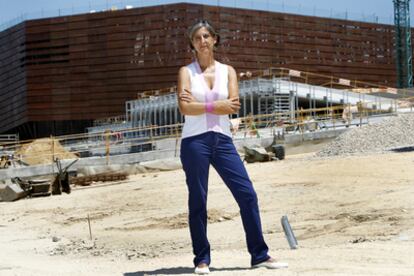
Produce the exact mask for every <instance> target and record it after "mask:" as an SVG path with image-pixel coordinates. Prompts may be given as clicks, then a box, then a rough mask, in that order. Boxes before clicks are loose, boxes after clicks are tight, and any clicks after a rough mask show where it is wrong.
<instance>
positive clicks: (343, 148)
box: [316, 114, 414, 157]
mask: <svg viewBox="0 0 414 276" xmlns="http://www.w3.org/2000/svg"><path fill="white" fill-rule="evenodd" d="M412 146H414V114H400V115H398V116H395V117H390V118H388V119H385V120H384V121H382V122H380V123H377V124H369V125H365V126H363V127H361V128H359V127H358V128H354V129H350V130H349V131H347V132H345V133H343V134H342V135H341V136H339V137H338V138H336V139H335V140H334V141H332V142H331V143H329V144H328V145H327V146H326V147H324V148H323V149H322V150H321V151H319V152H318V153H316V156H318V157H329V156H335V155H354V154H363V153H380V152H384V151H388V150H391V149H396V148H403V147H412Z"/></svg>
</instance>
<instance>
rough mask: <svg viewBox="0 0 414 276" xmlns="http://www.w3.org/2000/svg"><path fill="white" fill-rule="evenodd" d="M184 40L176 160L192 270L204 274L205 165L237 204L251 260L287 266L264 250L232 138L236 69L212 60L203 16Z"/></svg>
mask: <svg viewBox="0 0 414 276" xmlns="http://www.w3.org/2000/svg"><path fill="white" fill-rule="evenodd" d="M189 39H190V46H191V48H192V49H193V50H194V52H195V61H194V62H193V63H191V64H189V65H187V66H184V67H182V68H181V69H180V71H179V74H178V89H177V91H178V99H179V100H178V102H179V108H180V111H181V113H182V114H184V115H185V123H184V127H183V132H182V141H181V162H182V164H183V169H184V171H185V174H186V182H187V186H188V191H189V202H188V203H189V226H190V233H191V239H192V245H193V253H194V254H195V258H194V265H195V273H196V274H207V273H209V268H208V267H209V265H210V244H209V242H208V239H207V235H206V229H207V209H206V202H207V190H208V185H207V182H208V174H209V167H210V164H211V165H213V167H214V168H215V169H216V171H217V172H218V174H219V175H220V176H221V178H222V179H223V181H224V182H225V183H226V185H227V186H228V188H229V189H230V191H231V192H232V194H233V196H234V198H235V199H236V201H237V203H238V205H239V207H240V214H241V218H242V221H243V227H244V230H245V233H246V240H247V247H248V251H249V253H250V254H251V265H252V266H253V267H267V268H281V267H286V266H287V265H286V264H283V263H279V262H276V261H275V260H274V259H272V258H271V257H270V256H269V255H268V254H267V253H268V247H267V245H266V243H265V241H264V239H263V234H262V228H261V222H260V215H259V209H258V205H257V196H256V192H255V191H254V189H253V186H252V183H251V181H250V179H249V176H248V175H247V172H246V169H245V168H244V165H243V162H242V161H241V159H240V156H239V155H238V153H237V151H236V149H235V147H234V145H233V142H232V139H231V137H232V136H231V132H230V120H229V114H233V113H237V112H238V110H239V109H240V102H239V95H238V93H239V92H238V86H237V75H236V72H235V70H234V69H233V67H231V66H229V65H225V64H222V63H219V62H218V61H216V60H215V59H214V49H215V46H217V45H218V43H219V39H220V37H219V36H218V34H217V33H216V32H215V30H214V28H213V27H212V26H211V25H210V24H209V23H208V22H207V21H204V20H203V21H201V22H198V23H197V24H195V25H194V26H192V27H191V28H190V31H189Z"/></svg>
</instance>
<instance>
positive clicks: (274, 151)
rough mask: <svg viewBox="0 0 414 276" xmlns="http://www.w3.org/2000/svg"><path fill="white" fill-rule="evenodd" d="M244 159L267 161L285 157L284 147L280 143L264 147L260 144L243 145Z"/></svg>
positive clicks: (248, 160) (248, 161)
mask: <svg viewBox="0 0 414 276" xmlns="http://www.w3.org/2000/svg"><path fill="white" fill-rule="evenodd" d="M243 148H244V152H245V155H244V160H245V161H246V162H247V163H254V162H268V161H273V160H283V159H285V148H284V146H282V145H277V144H272V145H270V146H268V147H266V148H264V147H261V146H254V147H247V146H244V147H243Z"/></svg>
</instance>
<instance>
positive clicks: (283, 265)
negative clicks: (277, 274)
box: [252, 259, 289, 269]
mask: <svg viewBox="0 0 414 276" xmlns="http://www.w3.org/2000/svg"><path fill="white" fill-rule="evenodd" d="M252 267H253V268H260V267H265V268H268V269H280V268H288V267H289V265H288V263H281V262H277V261H275V260H273V259H269V260H267V261H264V262H261V263H258V264H256V265H254V266H252Z"/></svg>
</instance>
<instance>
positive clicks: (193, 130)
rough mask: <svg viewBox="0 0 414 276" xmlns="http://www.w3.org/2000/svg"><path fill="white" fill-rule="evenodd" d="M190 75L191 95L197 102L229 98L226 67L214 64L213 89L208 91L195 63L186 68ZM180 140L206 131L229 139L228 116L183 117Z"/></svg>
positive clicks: (199, 69) (204, 114)
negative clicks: (220, 134) (223, 135)
mask: <svg viewBox="0 0 414 276" xmlns="http://www.w3.org/2000/svg"><path fill="white" fill-rule="evenodd" d="M186 68H187V69H188V72H189V74H190V80H191V93H192V95H193V97H194V98H195V99H196V100H197V101H198V102H203V103H205V102H213V101H217V100H225V99H227V98H228V97H229V90H228V82H229V79H228V67H227V65H225V64H222V63H220V62H217V61H216V62H215V77H214V86H213V89H210V88H209V87H208V85H207V83H206V81H205V79H204V76H203V73H202V71H201V68H200V65H199V64H198V62H197V61H194V62H193V63H191V64H189V65H187V66H186ZM184 120H185V122H184V126H183V131H182V136H181V138H186V137H190V136H195V135H198V134H202V133H204V132H207V131H215V132H219V133H222V134H225V135H227V136H229V137H231V132H230V119H229V115H215V114H212V113H203V114H200V115H185V116H184Z"/></svg>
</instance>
